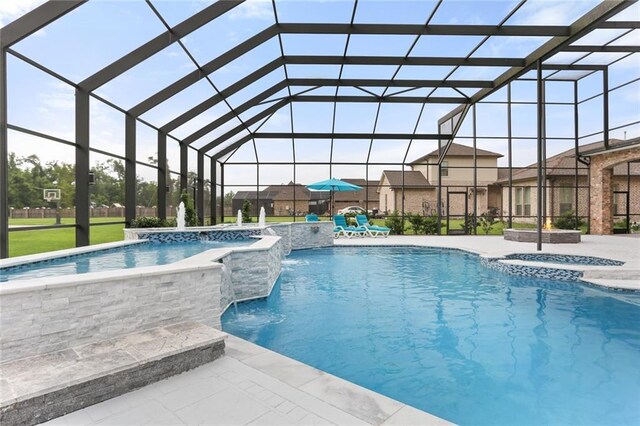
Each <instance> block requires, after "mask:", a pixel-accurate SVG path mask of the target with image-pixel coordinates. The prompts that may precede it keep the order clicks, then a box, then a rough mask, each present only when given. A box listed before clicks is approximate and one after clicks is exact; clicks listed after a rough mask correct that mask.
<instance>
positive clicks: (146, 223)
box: [131, 216, 171, 228]
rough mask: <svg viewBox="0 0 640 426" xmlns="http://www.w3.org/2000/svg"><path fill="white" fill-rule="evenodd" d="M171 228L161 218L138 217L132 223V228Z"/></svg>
mask: <svg viewBox="0 0 640 426" xmlns="http://www.w3.org/2000/svg"><path fill="white" fill-rule="evenodd" d="M167 226H171V225H170V224H169V222H167V221H166V220H164V219H160V218H159V217H147V216H141V217H137V218H135V219H134V220H132V221H131V227H132V228H164V227H167Z"/></svg>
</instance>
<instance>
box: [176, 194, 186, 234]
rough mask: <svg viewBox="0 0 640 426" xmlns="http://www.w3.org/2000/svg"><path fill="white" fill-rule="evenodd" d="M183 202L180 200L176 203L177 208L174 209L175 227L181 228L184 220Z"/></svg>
mask: <svg viewBox="0 0 640 426" xmlns="http://www.w3.org/2000/svg"><path fill="white" fill-rule="evenodd" d="M184 213H185V212H184V203H183V202H182V201H180V204H178V208H177V209H176V229H177V230H183V229H184V225H185V221H184Z"/></svg>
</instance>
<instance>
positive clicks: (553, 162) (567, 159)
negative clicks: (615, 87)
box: [497, 138, 640, 223]
mask: <svg viewBox="0 0 640 426" xmlns="http://www.w3.org/2000/svg"><path fill="white" fill-rule="evenodd" d="M616 146H618V147H619V149H618V150H616ZM634 146H635V148H634ZM609 147H610V149H611V150H613V151H614V153H615V152H618V153H621V152H625V151H626V152H630V153H631V154H630V155H631V156H632V157H633V156H634V155H633V153H632V150H634V149H635V150H637V154H635V157H637V158H638V159H639V160H640V138H637V139H634V140H630V141H626V142H625V141H621V140H618V139H612V140H610V141H609ZM603 151H604V146H603V143H602V142H595V143H590V144H587V145H582V146H580V155H581V156H583V157H591V156H595V155H598V154H600V153H602V152H603ZM590 169H592V167H591V166H588V165H587V164H585V163H583V162H577V165H576V160H575V153H574V149H569V150H567V151H564V152H561V153H559V154H557V155H554V156H552V157H549V158H547V161H546V168H545V170H544V172H543V173H544V185H545V191H546V192H545V193H546V200H547V201H546V209H545V212H544V214H545V216H547V217H549V218H551V219H552V220H553V218H555V217H557V216H560V215H562V214H563V213H566V212H569V211H573V212H575V211H576V210H577V213H578V215H579V216H582V217H587V216H590V204H591V203H590V198H591V197H590V193H591V191H592V190H593V189H598V188H597V185H592V184H591V183H590V176H589V174H590V171H591V170H590ZM608 169H610V170H611V174H612V178H611V187H610V188H609V190H608V192H610V193H609V194H608V195H606V198H608V199H610V200H611V214H612V216H613V221H614V222H617V221H620V220H622V219H623V218H625V217H626V215H627V193H628V194H629V206H628V207H629V215H630V216H631V218H630V219H631V221H634V220H636V221H637V220H640V161H636V162H626V161H623V162H620V163H618V164H615V165H613V167H609V168H608ZM500 172H501V173H500V177H499V179H498V182H497V183H498V184H499V185H500V186H502V203H501V204H502V211H503V214H508V211H509V186H508V185H509V178H508V170H501V171H500ZM576 175H577V177H578V178H577V186H576ZM511 182H512V190H513V192H512V203H511V209H512V212H513V216H514V218H518V219H517V220H518V221H519V222H530V223H533V222H535V220H536V218H535V216H536V212H537V200H538V197H537V163H532V164H530V165H528V166H526V167H524V168H522V169H517V170H514V171H513V172H512V179H511ZM576 191H577V193H576ZM576 195H577V206H576Z"/></svg>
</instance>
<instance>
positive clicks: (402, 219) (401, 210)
mask: <svg viewBox="0 0 640 426" xmlns="http://www.w3.org/2000/svg"><path fill="white" fill-rule="evenodd" d="M400 196H401V197H402V198H401V200H400V207H401V209H400V220H401V223H402V231H400V234H401V235H404V163H403V164H402V192H401V194H400Z"/></svg>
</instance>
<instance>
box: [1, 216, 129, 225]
mask: <svg viewBox="0 0 640 426" xmlns="http://www.w3.org/2000/svg"><path fill="white" fill-rule="evenodd" d="M90 221H91V223H106V222H124V217H92V218H91V219H90ZM60 222H62V224H63V225H73V224H74V223H76V219H75V218H73V217H63V218H61V220H60ZM55 224H56V220H55V219H54V218H44V219H41V218H29V219H22V218H20V219H9V226H25V225H55Z"/></svg>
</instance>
